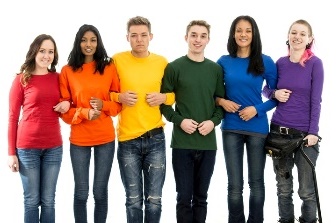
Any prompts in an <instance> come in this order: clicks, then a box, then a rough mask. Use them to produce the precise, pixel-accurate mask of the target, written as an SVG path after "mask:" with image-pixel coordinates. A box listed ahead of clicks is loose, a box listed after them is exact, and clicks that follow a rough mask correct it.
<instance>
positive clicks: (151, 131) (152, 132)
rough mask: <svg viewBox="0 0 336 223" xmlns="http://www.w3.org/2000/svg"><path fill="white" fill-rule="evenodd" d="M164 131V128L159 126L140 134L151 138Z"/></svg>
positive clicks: (142, 136)
mask: <svg viewBox="0 0 336 223" xmlns="http://www.w3.org/2000/svg"><path fill="white" fill-rule="evenodd" d="M162 132H163V128H162V127H159V128H155V129H152V130H149V131H148V132H145V133H144V134H142V135H141V136H139V138H151V137H153V136H155V135H157V134H160V133H162Z"/></svg>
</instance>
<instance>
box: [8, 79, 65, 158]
mask: <svg viewBox="0 0 336 223" xmlns="http://www.w3.org/2000/svg"><path fill="white" fill-rule="evenodd" d="M21 76H22V74H19V75H17V76H16V77H15V79H14V81H13V83H12V87H11V89H10V92H9V118H8V155H16V148H20V149H32V148H33V149H48V148H54V147H57V146H61V145H62V136H61V126H60V123H59V113H57V112H55V111H54V110H53V106H55V105H56V104H57V103H58V102H59V100H60V96H61V94H60V90H59V74H58V73H48V74H45V75H32V77H31V79H30V80H29V82H28V84H27V86H25V87H24V86H23V85H22V84H21V82H20V79H21ZM21 109H22V112H21ZM20 112H21V116H20ZM19 118H20V121H19Z"/></svg>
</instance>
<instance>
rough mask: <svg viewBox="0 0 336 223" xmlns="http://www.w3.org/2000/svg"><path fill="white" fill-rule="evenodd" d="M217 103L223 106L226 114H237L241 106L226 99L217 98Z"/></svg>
mask: <svg viewBox="0 0 336 223" xmlns="http://www.w3.org/2000/svg"><path fill="white" fill-rule="evenodd" d="M216 101H217V104H218V105H220V106H222V107H223V108H224V110H225V111H226V112H231V113H235V112H237V111H238V110H239V108H240V106H241V105H239V104H237V103H236V102H234V101H230V100H226V99H224V98H217V99H216Z"/></svg>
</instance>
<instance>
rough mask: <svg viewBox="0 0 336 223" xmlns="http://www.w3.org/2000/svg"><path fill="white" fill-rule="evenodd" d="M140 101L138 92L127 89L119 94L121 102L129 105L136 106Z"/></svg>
mask: <svg viewBox="0 0 336 223" xmlns="http://www.w3.org/2000/svg"><path fill="white" fill-rule="evenodd" d="M137 101H138V96H137V93H135V92H134V91H126V92H124V93H120V94H119V102H120V103H122V104H125V105H127V106H130V107H132V106H134V105H135V104H136V102H137Z"/></svg>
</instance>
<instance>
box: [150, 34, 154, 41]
mask: <svg viewBox="0 0 336 223" xmlns="http://www.w3.org/2000/svg"><path fill="white" fill-rule="evenodd" d="M152 39H153V33H150V34H149V41H151V40H152Z"/></svg>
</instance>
